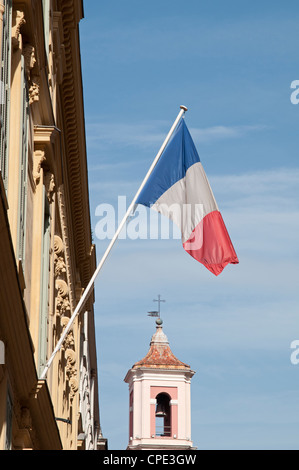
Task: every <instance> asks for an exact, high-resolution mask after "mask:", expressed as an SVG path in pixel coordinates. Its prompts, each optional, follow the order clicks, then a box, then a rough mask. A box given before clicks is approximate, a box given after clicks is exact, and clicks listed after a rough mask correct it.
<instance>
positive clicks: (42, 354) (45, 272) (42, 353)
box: [39, 187, 50, 374]
mask: <svg viewBox="0 0 299 470" xmlns="http://www.w3.org/2000/svg"><path fill="white" fill-rule="evenodd" d="M49 251H50V207H49V202H48V198H47V196H46V191H45V187H44V223H43V239H42V260H41V301H40V320H39V373H40V374H41V373H42V371H43V369H44V367H45V365H46V361H47V338H48V311H49V308H48V301H49V294H48V290H49V269H50V268H49V262H50V257H49Z"/></svg>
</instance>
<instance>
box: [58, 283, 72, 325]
mask: <svg viewBox="0 0 299 470" xmlns="http://www.w3.org/2000/svg"><path fill="white" fill-rule="evenodd" d="M56 289H57V298H56V310H57V313H58V315H60V316H61V315H65V314H66V313H70V310H71V306H70V301H69V298H68V292H69V288H68V285H67V283H66V282H65V281H64V280H63V279H57V280H56Z"/></svg>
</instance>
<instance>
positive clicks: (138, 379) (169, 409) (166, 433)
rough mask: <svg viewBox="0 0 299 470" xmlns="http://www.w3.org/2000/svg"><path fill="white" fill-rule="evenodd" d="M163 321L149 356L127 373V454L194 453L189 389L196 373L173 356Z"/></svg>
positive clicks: (154, 338) (160, 321)
mask: <svg viewBox="0 0 299 470" xmlns="http://www.w3.org/2000/svg"><path fill="white" fill-rule="evenodd" d="M162 323H163V322H162V320H161V319H160V318H158V319H157V320H156V325H157V326H156V332H155V333H154V334H153V336H152V339H151V342H150V349H149V351H148V353H147V355H146V356H145V357H144V358H143V359H142V360H141V361H138V362H136V363H135V364H134V365H133V367H132V368H131V369H130V370H129V371H128V372H127V375H126V377H125V379H124V381H125V382H126V383H127V384H128V386H129V407H130V408H129V443H128V446H127V450H133V449H136V450H152V449H161V450H162V449H174V450H175V449H185V450H191V449H195V448H194V447H193V443H192V441H191V399H190V385H191V378H192V377H193V375H194V373H195V372H194V371H192V370H191V369H190V366H189V365H187V364H185V363H183V362H181V361H179V360H178V359H177V358H176V357H175V356H174V354H173V353H172V351H171V349H170V346H169V342H168V339H167V336H166V335H165V333H164V332H163V328H162Z"/></svg>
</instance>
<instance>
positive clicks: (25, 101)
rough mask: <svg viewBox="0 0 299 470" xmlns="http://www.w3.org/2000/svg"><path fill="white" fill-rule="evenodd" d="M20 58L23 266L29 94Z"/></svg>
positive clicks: (20, 236) (20, 255)
mask: <svg viewBox="0 0 299 470" xmlns="http://www.w3.org/2000/svg"><path fill="white" fill-rule="evenodd" d="M21 57H22V62H21V66H22V93H21V100H22V102H21V110H22V112H21V138H20V177H19V178H20V179H19V221H18V224H19V226H18V258H19V259H20V260H21V261H22V264H23V265H24V260H25V232H26V199H27V197H26V196H27V171H28V168H27V167H28V129H29V93H28V86H27V80H26V76H25V63H24V56H21Z"/></svg>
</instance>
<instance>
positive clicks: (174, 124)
mask: <svg viewBox="0 0 299 470" xmlns="http://www.w3.org/2000/svg"><path fill="white" fill-rule="evenodd" d="M180 109H181V110H180V112H179V114H178V116H177V118H176V120H175V121H174V123H173V125H172V127H171V129H170V131H169V133H168V135H167V137H166V139H165V140H164V142H163V144H162V146H161V148H160V150H159V152H158V153H157V155H156V157H155V159H154V161H153V163H152V165H151V167H150V169H149V170H148V172H147V174H146V176H145V178H144V180H143V182H142V184H141V186H140V188H139V189H138V191H137V193H136V195H135V197H134V199H133V201H132V202H131V204H130V206H129V208H128V210H127V212H126V214H125V216H124V218H123V219H122V221H121V223H120V224H119V226H118V229H117V230H116V232H115V234H114V236H113V238H112V239H111V241H110V243H109V246H108V248H107V250H106V251H105V253H104V255H103V257H102V259H101V261H100V263H99V264H98V267H97V269H96V270H95V272H94V274H93V276H92V278H91V279H90V281H89V283H88V285H87V286H86V289H85V291H84V292H83V295H82V297H81V299H80V300H79V302H78V304H77V306H76V308H75V310H74V313H73V315H72V316H71V318H70V320H69V322H68V324H67V326H66V328H65V329H64V330H63V333H62V336H61V338H60V340H59V341H58V343H57V345H56V347H55V349H54V351H53V353H52V355H51V357H50V359H49V360H48V362H47V364H46V366H45V368H44V370H43V372H42V374H41V376H40V380H44V379H45V377H46V375H47V372H48V369H49V367H50V366H51V364H52V362H53V360H54V357H55V355H56V354H57V352H58V351H59V349H60V348H61V346H62V344H63V342H64V340H65V337H66V335H67V333H68V331H69V330H70V328H71V326H72V324H73V322H74V320H75V318H76V316H77V315H78V314H79V312H80V310H81V308H82V306H83V304H84V302H85V301H86V299H87V297H88V295H89V294H90V292H91V288H92V286H93V284H94V281H95V279H96V277H97V275H98V274H99V272H100V270H101V269H102V267H103V264H104V263H105V261H106V259H107V257H108V255H109V253H110V251H111V249H112V247H113V245H114V243H115V242H116V240H117V238H118V236H119V234H120V232H121V231H122V229H123V227H124V225H125V223H126V222H127V219H128V218H129V216H130V215H131V213H132V211H133V208H134V206H135V203H136V201H137V198H138V196H139V194H140V193H141V191H142V189H143V188H144V186H145V184H146V182H147V180H148V179H149V177H150V175H151V173H152V172H153V169H154V168H155V166H156V164H157V163H158V160H159V158H160V157H161V155H162V153H163V151H164V149H165V147H166V145H167V144H168V142H169V140H170V138H171V136H172V134H173V133H174V131H175V129H176V127H177V125H178V123H179V121H180V119H181V117H182V116H183V115H184V114H185V112H186V111H187V110H188V109H187V108H186V106H180Z"/></svg>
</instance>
